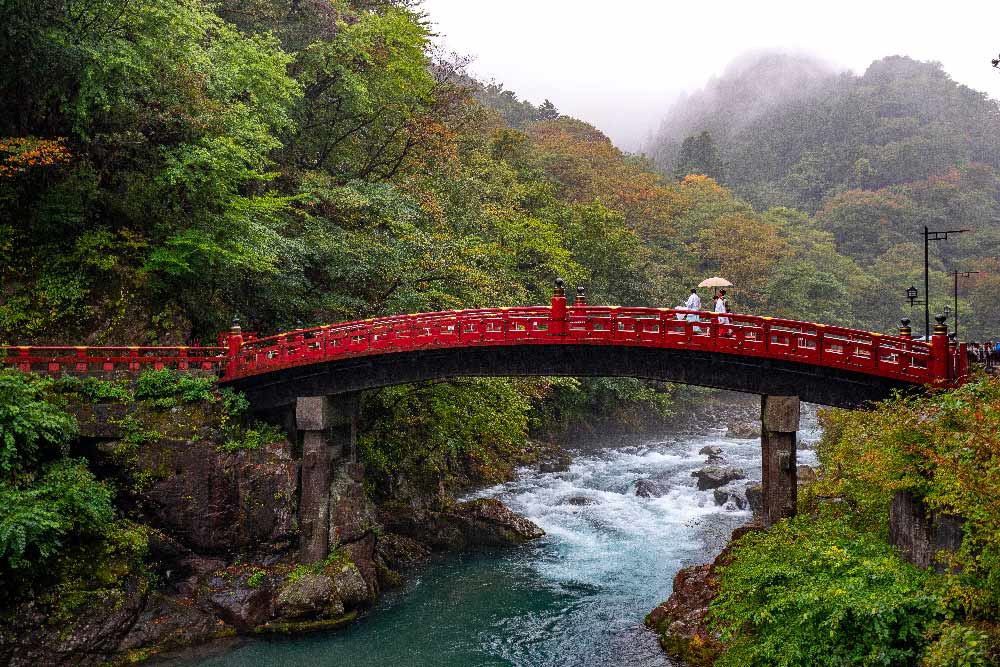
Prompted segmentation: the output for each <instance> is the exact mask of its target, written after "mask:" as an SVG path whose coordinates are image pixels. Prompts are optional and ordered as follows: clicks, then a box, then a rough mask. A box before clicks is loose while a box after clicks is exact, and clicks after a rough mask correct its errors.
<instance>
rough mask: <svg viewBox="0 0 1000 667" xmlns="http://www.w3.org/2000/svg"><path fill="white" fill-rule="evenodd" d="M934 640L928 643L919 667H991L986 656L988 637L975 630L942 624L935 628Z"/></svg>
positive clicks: (982, 631)
mask: <svg viewBox="0 0 1000 667" xmlns="http://www.w3.org/2000/svg"><path fill="white" fill-rule="evenodd" d="M937 632H938V633H939V634H938V637H937V639H936V640H935V641H934V642H933V643H931V644H930V645H929V646H928V647H927V649H926V651H925V652H924V657H923V659H922V660H921V661H920V667H988V665H991V664H993V665H995V664H996V663H995V662H993V661H992V660H991V657H1000V656H996V655H993V656H991V655H990V654H991V653H992V651H991V644H992V638H991V637H990V634H989V633H987V632H986V631H984V630H980V629H978V628H972V627H969V626H967V625H959V624H957V623H943V624H942V625H941V626H940V628H937Z"/></svg>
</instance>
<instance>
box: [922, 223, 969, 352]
mask: <svg viewBox="0 0 1000 667" xmlns="http://www.w3.org/2000/svg"><path fill="white" fill-rule="evenodd" d="M971 231H972V230H971V229H949V230H947V231H940V232H932V231H931V230H930V229H928V228H927V227H924V335H925V336H927V340H930V335H931V306H930V301H931V298H930V297H931V280H930V272H929V269H928V265H929V263H930V262H929V254H930V242H931V241H946V240H947V239H948V235H949V234H964V233H965V232H971Z"/></svg>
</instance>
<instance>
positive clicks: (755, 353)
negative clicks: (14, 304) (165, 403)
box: [0, 296, 966, 384]
mask: <svg viewBox="0 0 1000 667" xmlns="http://www.w3.org/2000/svg"><path fill="white" fill-rule="evenodd" d="M937 338H939V336H935V337H934V340H937ZM942 340H945V341H946V337H943V338H942ZM227 343H228V345H227V346H226V347H192V348H186V347H0V366H3V365H7V366H15V367H17V368H19V369H21V370H25V371H35V372H48V373H60V372H71V373H78V374H86V373H108V372H114V371H129V372H137V371H141V370H142V369H144V368H157V369H158V368H175V369H179V370H206V371H219V372H221V373H222V375H223V379H224V380H235V379H239V378H243V377H248V376H251V375H256V374H259V373H266V372H270V371H276V370H280V369H283V368H289V367H293V366H301V365H306V364H312V363H319V362H324V361H335V360H338V359H343V358H347V357H355V356H357V357H360V356H365V355H373V354H385V353H393V352H405V351H410V350H420V349H431V348H443V347H474V346H489V345H510V344H546V345H626V346H642V347H658V348H673V349H689V350H694V351H704V352H712V353H726V354H738V355H744V356H752V357H768V358H773V359H782V360H788V361H798V362H803V363H809V364H815V365H820V366H829V367H834V368H844V369H849V370H856V371H860V372H864V373H868V374H872V375H880V376H884V377H890V378H896V379H900V380H904V381H908V382H914V383H923V384H931V383H940V382H942V381H948V380H949V378H962V377H964V375H965V373H966V370H965V369H964V366H963V365H962V359H964V357H963V356H962V353H961V352H958V351H951V352H947V351H946V352H945V353H935V346H934V345H933V344H929V343H925V342H922V341H915V340H911V339H910V338H908V337H903V336H898V337H897V336H884V335H880V334H877V333H872V332H867V331H859V330H856V329H848V328H845V327H837V326H830V325H823V324H816V323H812V322H800V321H796V320H786V319H780V318H771V317H762V316H757V315H744V314H740V313H713V312H706V311H689V310H684V309H667V308H641V307H635V308H631V307H626V308H623V307H618V306H589V305H586V304H582V303H577V304H574V305H571V306H570V305H567V304H566V303H565V297H562V296H559V297H554V298H553V304H552V307H548V306H529V307H519V308H480V309H468V310H456V311H445V312H438V313H416V314H412V315H393V316H389V317H381V318H376V319H370V320H362V321H357V322H344V323H340V324H333V325H327V326H321V327H314V328H309V329H301V330H296V331H291V332H287V333H282V334H278V335H275V336H268V337H266V338H255V339H254V338H252V339H250V340H244V339H243V337H242V334H241V333H240V330H239V328H234V330H233V332H231V333H230V335H229V336H228V338H227ZM938 345H940V344H939V343H938ZM945 348H947V343H946V342H945ZM942 354H944V355H947V356H942Z"/></svg>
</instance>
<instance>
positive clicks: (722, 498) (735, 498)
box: [712, 488, 747, 510]
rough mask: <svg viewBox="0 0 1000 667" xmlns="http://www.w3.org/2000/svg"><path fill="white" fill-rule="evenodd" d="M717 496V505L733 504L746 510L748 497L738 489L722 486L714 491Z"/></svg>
mask: <svg viewBox="0 0 1000 667" xmlns="http://www.w3.org/2000/svg"><path fill="white" fill-rule="evenodd" d="M712 495H713V496H714V497H715V504H716V505H723V506H725V505H729V504H732V506H733V507H735V508H736V509H740V510H745V509H746V508H747V499H746V498H745V497H744V496H743V494H742V493H740V492H739V490H738V489H733V488H720V489H715V490H714V491H713V492H712Z"/></svg>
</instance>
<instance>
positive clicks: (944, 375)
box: [930, 315, 950, 384]
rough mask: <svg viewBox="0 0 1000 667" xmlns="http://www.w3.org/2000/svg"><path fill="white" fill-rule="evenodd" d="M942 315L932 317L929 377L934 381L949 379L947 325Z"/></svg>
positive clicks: (940, 381) (941, 381) (942, 381)
mask: <svg viewBox="0 0 1000 667" xmlns="http://www.w3.org/2000/svg"><path fill="white" fill-rule="evenodd" d="M944 320H945V317H944V315H938V316H936V317H935V318H934V321H935V322H936V323H937V324H935V325H934V333H933V334H932V335H931V363H930V366H931V369H930V370H931V379H932V380H933V381H934V382H935V383H938V384H940V383H944V382H947V381H948V380H949V375H950V373H949V372H948V371H949V368H948V367H949V365H950V364H949V363H948V361H949V360H948V325H947V324H945V323H944Z"/></svg>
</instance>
